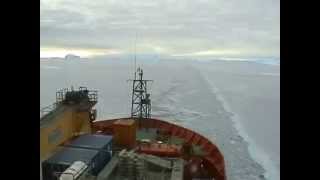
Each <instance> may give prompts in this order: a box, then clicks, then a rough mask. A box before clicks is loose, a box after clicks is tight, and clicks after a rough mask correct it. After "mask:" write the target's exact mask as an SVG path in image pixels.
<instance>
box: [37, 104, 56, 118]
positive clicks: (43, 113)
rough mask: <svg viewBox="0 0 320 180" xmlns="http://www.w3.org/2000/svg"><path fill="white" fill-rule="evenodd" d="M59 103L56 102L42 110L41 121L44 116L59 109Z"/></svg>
mask: <svg viewBox="0 0 320 180" xmlns="http://www.w3.org/2000/svg"><path fill="white" fill-rule="evenodd" d="M57 105H58V103H57V102H55V103H53V104H51V105H49V106H46V107H43V108H41V109H40V120H41V118H42V117H43V116H45V115H47V114H49V113H50V112H52V111H53V110H55V109H56V108H57Z"/></svg>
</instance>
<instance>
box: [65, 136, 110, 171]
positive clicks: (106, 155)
mask: <svg viewBox="0 0 320 180" xmlns="http://www.w3.org/2000/svg"><path fill="white" fill-rule="evenodd" d="M112 141H113V137H112V136H108V135H101V134H84V135H81V136H79V137H77V138H76V139H74V140H73V141H71V142H69V143H68V144H66V145H65V146H66V147H73V148H82V149H93V150H97V151H99V154H98V157H101V158H97V161H98V163H97V166H98V167H96V169H97V170H101V169H102V168H103V167H104V166H105V165H106V164H107V163H108V162H109V161H110V159H111V156H112ZM97 173H98V172H95V174H97Z"/></svg>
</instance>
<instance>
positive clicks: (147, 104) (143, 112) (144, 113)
mask: <svg viewBox="0 0 320 180" xmlns="http://www.w3.org/2000/svg"><path fill="white" fill-rule="evenodd" d="M136 74H138V77H136ZM132 81H133V83H132V102H131V118H138V119H144V118H150V116H151V100H150V93H148V91H147V90H148V88H147V87H148V82H150V81H152V80H144V79H143V70H142V69H141V68H140V67H139V68H138V69H137V71H136V72H135V79H134V80H132Z"/></svg>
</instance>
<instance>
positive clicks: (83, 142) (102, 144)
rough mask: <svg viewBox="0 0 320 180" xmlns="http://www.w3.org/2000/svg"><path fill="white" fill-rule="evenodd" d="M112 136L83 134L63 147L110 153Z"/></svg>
mask: <svg viewBox="0 0 320 180" xmlns="http://www.w3.org/2000/svg"><path fill="white" fill-rule="evenodd" d="M112 139H113V138H112V136H108V135H100V134H99V135H98V134H85V135H81V136H79V137H77V138H76V139H75V140H73V141H72V142H70V143H69V144H67V145H65V146H68V147H78V148H85V149H95V150H105V151H108V152H111V150H112Z"/></svg>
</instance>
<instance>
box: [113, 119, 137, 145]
mask: <svg viewBox="0 0 320 180" xmlns="http://www.w3.org/2000/svg"><path fill="white" fill-rule="evenodd" d="M113 127H114V141H115V144H117V145H118V146H122V147H126V148H133V147H134V146H135V142H136V123H135V121H134V120H133V119H128V120H118V121H116V122H114V124H113Z"/></svg>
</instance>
